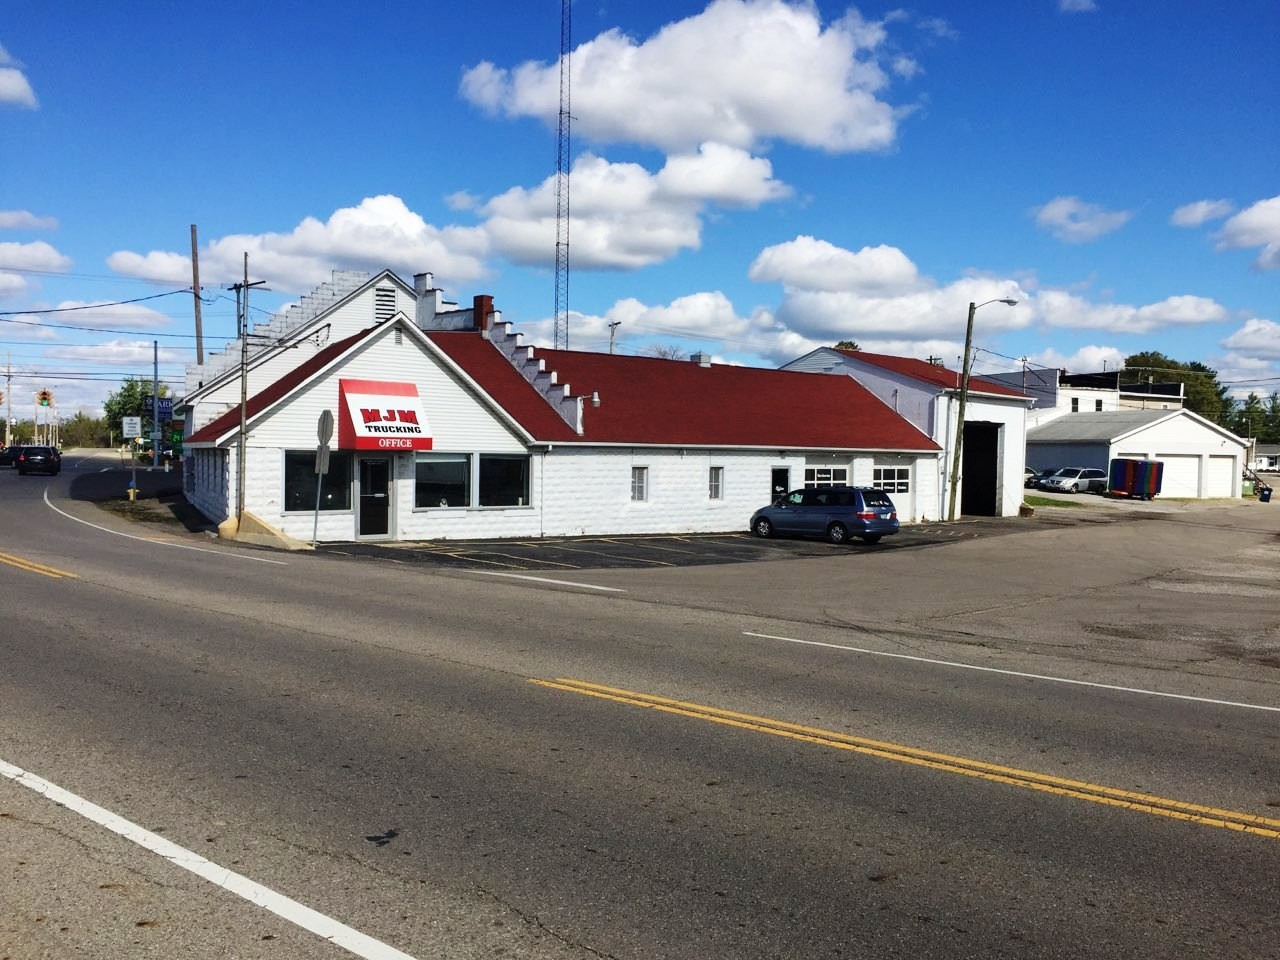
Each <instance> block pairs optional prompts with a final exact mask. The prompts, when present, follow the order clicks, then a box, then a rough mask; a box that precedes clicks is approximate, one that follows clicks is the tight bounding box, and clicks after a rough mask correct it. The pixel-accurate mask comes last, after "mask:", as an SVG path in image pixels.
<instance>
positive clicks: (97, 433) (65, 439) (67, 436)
mask: <svg viewBox="0 0 1280 960" xmlns="http://www.w3.org/2000/svg"><path fill="white" fill-rule="evenodd" d="M58 436H59V437H60V438H61V441H62V445H63V446H64V447H105V446H108V445H109V444H110V442H111V441H110V437H109V436H108V434H107V423H106V421H105V420H103V419H100V418H98V417H91V416H89V415H88V414H86V413H85V412H84V411H80V412H78V413H77V414H76V415H75V416H74V417H70V418H68V419H66V420H63V421H62V423H61V424H60V425H59V426H58Z"/></svg>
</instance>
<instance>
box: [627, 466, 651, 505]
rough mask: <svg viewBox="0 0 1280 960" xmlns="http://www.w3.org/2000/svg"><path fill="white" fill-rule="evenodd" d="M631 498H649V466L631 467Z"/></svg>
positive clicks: (639, 499) (637, 499)
mask: <svg viewBox="0 0 1280 960" xmlns="http://www.w3.org/2000/svg"><path fill="white" fill-rule="evenodd" d="M631 499H632V500H636V501H641V500H648V499H649V468H648V467H632V468H631Z"/></svg>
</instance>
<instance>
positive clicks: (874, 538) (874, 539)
mask: <svg viewBox="0 0 1280 960" xmlns="http://www.w3.org/2000/svg"><path fill="white" fill-rule="evenodd" d="M881 536H883V534H879V533H868V534H867V535H866V536H865V537H863V538H862V542H863V543H879V542H880V537H881Z"/></svg>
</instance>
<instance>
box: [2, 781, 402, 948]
mask: <svg viewBox="0 0 1280 960" xmlns="http://www.w3.org/2000/svg"><path fill="white" fill-rule="evenodd" d="M0 774H3V775H4V776H6V777H8V778H9V779H10V780H13V781H14V782H15V783H18V784H21V785H22V786H24V787H27V788H28V789H30V790H34V791H35V792H36V793H38V794H40V795H41V796H44V797H47V798H48V799H49V800H52V801H53V802H54V803H56V804H58V805H59V806H63V807H66V808H67V809H68V810H70V811H72V812H73V813H78V814H80V816H82V817H85V818H86V819H88V820H92V821H93V822H94V823H96V824H98V825H99V826H102V827H106V828H107V829H108V830H110V831H111V832H112V833H116V834H119V835H120V836H122V837H124V838H125V839H126V840H131V841H133V842H134V843H136V844H138V845H139V846H141V847H145V848H146V849H148V850H150V851H151V852H152V853H156V854H159V855H160V856H161V857H163V858H164V859H166V860H168V861H169V862H170V863H172V864H173V865H174V866H177V867H182V869H184V870H190V871H191V872H192V873H194V874H195V875H196V876H198V877H203V878H204V879H205V880H208V881H209V882H210V883H212V884H215V885H216V886H219V887H222V888H223V889H224V890H228V891H230V892H231V893H234V894H236V896H239V897H243V898H244V899H245V900H248V901H249V902H250V903H252V904H254V905H256V906H259V907H262V908H263V909H264V910H270V911H271V912H272V913H274V914H276V916H279V917H282V918H284V919H285V920H288V921H289V922H290V923H293V924H296V925H297V926H299V927H302V928H303V929H304V930H308V931H310V932H311V933H314V934H315V935H316V936H318V937H323V938H324V939H325V940H328V941H329V942H330V943H332V944H335V945H336V946H339V947H342V948H343V949H345V950H347V951H349V952H351V953H354V954H355V955H356V956H358V957H363V958H365V960H413V957H411V956H409V954H407V953H402V952H401V951H399V950H397V949H396V948H395V947H391V946H388V945H387V944H385V943H383V942H382V941H380V940H375V939H374V938H373V937H370V936H368V935H366V934H363V933H361V932H360V931H359V930H354V929H352V928H351V927H348V926H347V925H346V924H344V923H340V922H339V921H337V920H334V919H333V918H332V917H327V916H325V915H324V914H322V913H318V912H317V911H315V910H312V909H311V908H310V907H308V906H304V905H303V904H301V903H298V901H296V900H291V899H289V898H288V897H286V896H284V895H283V894H280V893H276V892H275V891H274V890H271V889H269V888H267V887H264V886H262V884H260V883H255V882H254V881H252V880H250V879H249V878H248V877H244V876H241V875H240V874H238V873H235V872H234V871H232V870H228V869H227V868H226V867H220V866H218V864H216V863H213V862H212V861H210V860H206V859H205V858H204V857H202V856H200V855H199V854H198V853H194V852H192V851H190V850H188V849H186V848H185V847H180V846H178V845H177V844H176V843H174V842H172V841H171V840H166V839H165V838H164V837H162V836H160V835H159V834H155V833H152V832H151V831H150V830H146V829H144V828H142V827H140V826H138V825H137V824H135V823H131V822H129V821H128V820H126V819H124V818H123V817H121V816H118V815H117V814H114V813H112V812H111V811H110V810H104V809H103V808H102V807H99V806H98V805H97V804H94V803H90V802H89V801H88V800H85V799H84V798H83V797H78V796H76V795H75V794H74V793H71V792H69V791H67V790H63V789H62V788H61V787H59V786H57V785H55V784H52V783H50V782H49V781H48V780H44V779H42V778H40V777H38V776H36V775H35V774H33V773H28V772H27V771H26V770H23V769H22V768H20V767H15V766H13V765H12V764H9V763H6V762H5V761H3V760H0Z"/></svg>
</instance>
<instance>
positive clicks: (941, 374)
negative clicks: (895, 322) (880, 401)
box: [833, 347, 1026, 397]
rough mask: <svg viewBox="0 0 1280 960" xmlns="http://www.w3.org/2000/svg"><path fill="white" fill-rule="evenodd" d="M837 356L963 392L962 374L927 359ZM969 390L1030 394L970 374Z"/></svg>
mask: <svg viewBox="0 0 1280 960" xmlns="http://www.w3.org/2000/svg"><path fill="white" fill-rule="evenodd" d="M833 349H835V351H836V353H841V354H844V355H845V356H846V357H849V358H850V359H851V360H861V361H862V362H863V363H866V364H869V365H870V366H873V367H881V368H883V369H885V370H891V371H893V372H894V373H900V374H902V375H903V376H907V377H913V378H914V379H916V380H923V381H924V382H925V383H932V384H933V385H934V386H938V387H944V388H946V389H947V390H959V389H960V376H961V375H960V374H959V373H956V371H954V370H949V369H947V368H946V367H939V366H937V365H936V364H933V363H929V362H928V361H927V360H916V359H915V358H914V357H894V356H890V355H889V354H885V353H867V352H866V351H864V350H845V349H842V348H839V347H836V348H833ZM969 391H970V392H971V393H995V394H999V395H1000V396H1005V397H1025V396H1026V394H1025V393H1023V392H1022V391H1021V390H1016V389H1014V388H1013V387H1010V386H1006V385H1005V384H1003V383H996V382H994V381H992V380H984V379H982V377H975V376H973V375H972V374H970V375H969Z"/></svg>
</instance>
